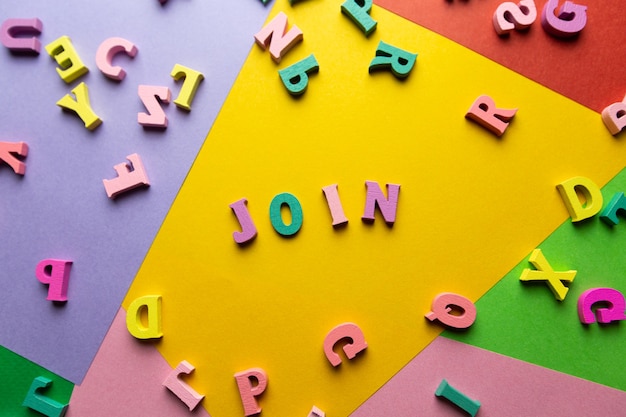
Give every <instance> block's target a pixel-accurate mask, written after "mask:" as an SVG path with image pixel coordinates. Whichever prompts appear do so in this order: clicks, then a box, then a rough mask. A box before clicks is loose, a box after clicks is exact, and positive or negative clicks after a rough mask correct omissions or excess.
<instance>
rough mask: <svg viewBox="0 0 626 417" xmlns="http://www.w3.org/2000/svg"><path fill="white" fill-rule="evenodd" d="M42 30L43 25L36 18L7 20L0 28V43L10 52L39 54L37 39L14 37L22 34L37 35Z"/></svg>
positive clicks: (39, 48)
mask: <svg viewBox="0 0 626 417" xmlns="http://www.w3.org/2000/svg"><path fill="white" fill-rule="evenodd" d="M42 30H43V23H41V20H39V19H37V18H33V19H7V20H5V21H4V22H2V26H0V41H1V42H2V44H3V45H4V46H5V47H7V48H8V49H10V50H11V51H15V52H27V53H34V54H39V51H40V50H41V42H40V41H39V39H37V38H35V37H31V38H16V36H17V35H21V34H23V33H27V34H28V33H34V34H36V35H39V34H40V33H41V31H42Z"/></svg>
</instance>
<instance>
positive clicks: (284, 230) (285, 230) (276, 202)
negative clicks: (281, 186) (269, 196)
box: [270, 193, 302, 236]
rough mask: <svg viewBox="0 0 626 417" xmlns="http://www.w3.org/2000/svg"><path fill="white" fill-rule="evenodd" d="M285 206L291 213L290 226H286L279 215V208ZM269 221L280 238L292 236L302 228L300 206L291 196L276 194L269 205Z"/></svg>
mask: <svg viewBox="0 0 626 417" xmlns="http://www.w3.org/2000/svg"><path fill="white" fill-rule="evenodd" d="M283 204H286V205H287V206H289V211H291V224H289V225H286V224H285V223H284V222H283V218H282V216H281V214H280V208H281V207H282V206H283ZM270 221H271V222H272V226H273V227H274V230H276V231H277V232H278V233H279V234H280V235H282V236H293V235H295V234H296V233H298V231H299V230H300V228H301V227H302V206H301V205H300V202H299V201H298V199H297V198H296V196H294V195H293V194H289V193H282V194H278V195H277V196H276V197H274V199H273V200H272V202H271V203H270Z"/></svg>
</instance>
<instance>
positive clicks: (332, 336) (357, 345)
mask: <svg viewBox="0 0 626 417" xmlns="http://www.w3.org/2000/svg"><path fill="white" fill-rule="evenodd" d="M342 339H350V340H351V342H350V343H347V344H346V345H344V347H343V351H344V353H345V354H346V356H347V357H348V359H354V357H355V356H356V355H357V354H358V353H360V352H362V351H364V350H365V349H366V348H367V342H366V341H365V336H364V335H363V332H362V331H361V329H360V328H359V326H357V325H356V324H354V323H343V324H340V325H339V326H337V327H335V328H334V329H332V330H331V331H330V332H329V333H328V335H326V338H325V339H324V354H325V355H326V358H327V359H328V361H329V362H330V363H331V364H332V365H333V366H339V365H340V364H341V358H340V357H339V355H338V354H337V353H335V352H334V351H333V348H334V347H335V345H336V344H337V343H338V342H339V341H340V340H342Z"/></svg>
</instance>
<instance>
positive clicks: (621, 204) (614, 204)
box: [600, 192, 626, 226]
mask: <svg viewBox="0 0 626 417" xmlns="http://www.w3.org/2000/svg"><path fill="white" fill-rule="evenodd" d="M618 212H621V213H622V214H626V197H624V193H623V192H619V193H615V195H614V196H613V198H612V199H611V201H610V202H609V204H608V205H607V206H606V208H605V209H604V210H603V211H602V213H600V220H602V221H603V222H604V223H606V224H608V225H609V226H615V225H616V224H618V223H619V219H618V218H617V213H618Z"/></svg>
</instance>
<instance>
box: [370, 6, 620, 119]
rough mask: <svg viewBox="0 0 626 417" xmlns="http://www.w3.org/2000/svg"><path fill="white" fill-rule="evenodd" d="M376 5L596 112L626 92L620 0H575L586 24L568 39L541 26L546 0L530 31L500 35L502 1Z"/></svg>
mask: <svg viewBox="0 0 626 417" xmlns="http://www.w3.org/2000/svg"><path fill="white" fill-rule="evenodd" d="M375 3H376V4H377V5H379V6H382V7H384V8H386V9H388V10H390V11H392V12H394V13H397V14H399V15H400V16H403V17H405V18H407V19H410V20H412V21H413V22H415V23H417V24H419V25H421V26H424V27H426V28H428V29H430V30H433V31H435V32H437V33H440V34H441V35H443V36H445V37H447V38H449V39H452V40H454V41H456V42H458V43H460V44H462V45H465V46H467V47H468V48H470V49H472V50H474V51H476V52H478V53H480V54H482V55H484V56H486V57H488V58H490V59H493V60H494V61H496V62H498V63H500V64H502V65H504V66H506V67H507V68H510V69H512V70H514V71H517V72H519V73H520V74H522V75H525V76H527V77H529V78H531V79H533V80H535V81H537V82H539V83H541V84H543V85H545V86H547V87H549V88H552V89H553V90H555V91H557V92H559V93H560V94H563V95H565V96H567V97H569V98H571V99H572V100H576V101H577V102H579V103H581V104H583V105H585V106H587V107H589V108H591V109H593V110H595V111H597V112H601V111H602V109H604V108H605V107H606V106H608V105H610V104H612V103H615V102H619V101H622V99H623V98H624V94H625V93H626V83H625V82H624V80H625V79H626V55H625V54H622V53H619V52H618V51H619V50H620V47H619V46H618V45H624V43H626V31H624V26H623V23H624V22H623V19H621V15H620V13H619V10H621V9H622V8H623V3H622V2H621V1H619V0H606V1H602V2H591V1H585V0H576V1H574V2H573V3H575V4H580V5H586V6H587V23H586V25H585V27H584V29H583V30H582V31H581V32H580V34H579V35H578V36H577V37H575V38H573V39H567V40H562V39H558V38H555V37H553V36H551V35H548V33H546V31H544V30H543V28H542V27H541V11H542V10H543V7H544V5H545V4H546V1H545V0H543V1H535V2H534V3H535V6H536V8H537V19H536V20H535V22H534V23H533V24H532V25H531V26H530V27H529V28H528V29H527V30H526V31H521V32H520V31H513V32H512V33H511V34H510V35H509V36H504V37H500V36H498V34H497V33H496V31H495V29H494V26H493V23H492V17H493V14H494V12H495V11H496V9H497V8H498V6H499V5H500V4H501V3H504V1H503V0H481V1H471V0H470V1H465V0H448V1H441V0H424V1H394V0H376V1H375ZM514 3H515V4H517V3H518V2H517V1H515V2H514ZM559 3H560V4H561V5H562V4H563V3H565V2H564V1H560V2H559Z"/></svg>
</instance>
